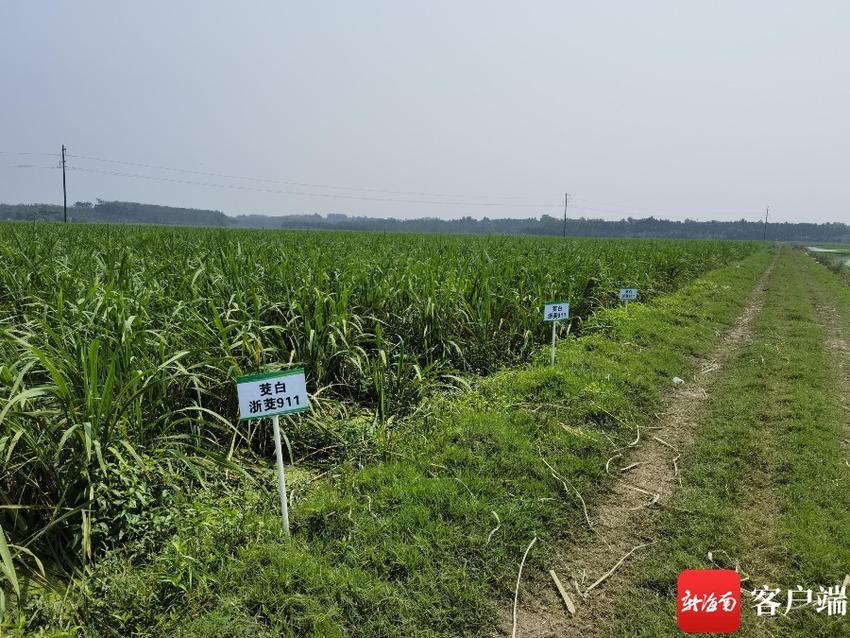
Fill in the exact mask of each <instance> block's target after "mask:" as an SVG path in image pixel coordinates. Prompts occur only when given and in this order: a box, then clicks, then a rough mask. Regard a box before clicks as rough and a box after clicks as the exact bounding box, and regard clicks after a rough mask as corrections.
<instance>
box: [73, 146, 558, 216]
mask: <svg viewBox="0 0 850 638" xmlns="http://www.w3.org/2000/svg"><path fill="white" fill-rule="evenodd" d="M68 157H73V158H74V159H82V160H87V161H91V162H104V163H108V164H120V165H123V166H136V167H139V168H148V169H152V170H159V171H171V172H175V173H186V174H189V175H204V176H207V177H220V178H224V179H241V180H246V181H251V182H261V183H266V184H280V185H282V186H303V187H306V188H324V189H328V190H340V191H357V192H363V193H383V194H386V195H408V196H413V197H454V198H466V199H490V200H493V199H497V200H522V199H528V198H527V196H518V195H510V196H492V195H457V194H449V193H429V192H421V191H395V190H384V189H379V188H363V187H358V186H339V185H336V184H316V183H311V182H293V181H286V180H279V179H270V178H265V177H249V176H246V175H229V174H226V173H217V172H211V171H199V170H193V169H188V168H175V167H170V166H162V165H159V164H145V163H140V162H128V161H124V160H116V159H109V158H104V157H93V156H91V155H71V154H70V153H69V154H68ZM528 205H530V206H537V204H528ZM544 206H549V204H544Z"/></svg>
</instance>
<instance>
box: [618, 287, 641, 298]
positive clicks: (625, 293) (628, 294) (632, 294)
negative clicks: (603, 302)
mask: <svg viewBox="0 0 850 638" xmlns="http://www.w3.org/2000/svg"><path fill="white" fill-rule="evenodd" d="M635 299H637V288H620V301H634V300H635Z"/></svg>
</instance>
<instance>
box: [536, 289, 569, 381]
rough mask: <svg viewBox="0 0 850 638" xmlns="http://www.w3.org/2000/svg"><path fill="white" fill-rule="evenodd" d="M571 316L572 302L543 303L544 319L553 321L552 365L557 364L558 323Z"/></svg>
mask: <svg viewBox="0 0 850 638" xmlns="http://www.w3.org/2000/svg"><path fill="white" fill-rule="evenodd" d="M569 318H570V304H569V302H567V301H547V302H546V303H545V304H543V321H551V322H552V357H551V360H550V365H553V366H554V365H555V342H556V340H557V338H558V333H557V332H556V325H557V323H558V322H559V321H567V320H568V319H569Z"/></svg>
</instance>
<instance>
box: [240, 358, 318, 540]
mask: <svg viewBox="0 0 850 638" xmlns="http://www.w3.org/2000/svg"><path fill="white" fill-rule="evenodd" d="M236 392H237V394H238V396H239V419H240V420H242V421H245V420H253V419H262V418H265V417H269V416H270V417H271V418H272V431H273V434H274V451H275V457H276V459H277V483H278V489H279V491H280V513H281V517H282V518H283V529H284V530H285V531H286V534H287V535H289V502H288V499H287V498H286V474H285V472H284V468H283V448H282V447H281V444H280V415H281V414H294V413H296V412H304V411H305V410H309V409H310V404H309V401H308V397H307V382H306V380H305V378H304V370H303V369H302V368H296V369H292V370H281V371H280V372H269V373H265V374H249V375H247V376H244V377H239V378H238V379H236Z"/></svg>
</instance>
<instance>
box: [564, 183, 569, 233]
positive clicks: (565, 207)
mask: <svg viewBox="0 0 850 638" xmlns="http://www.w3.org/2000/svg"><path fill="white" fill-rule="evenodd" d="M569 201H570V194H569V193H564V238H566V237H567V204H569Z"/></svg>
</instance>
